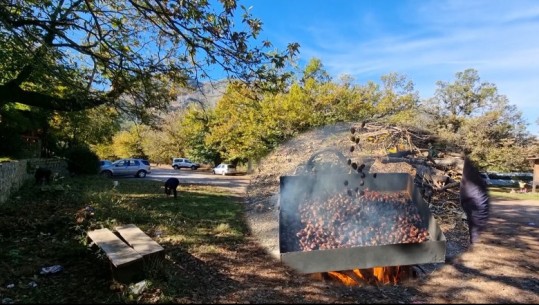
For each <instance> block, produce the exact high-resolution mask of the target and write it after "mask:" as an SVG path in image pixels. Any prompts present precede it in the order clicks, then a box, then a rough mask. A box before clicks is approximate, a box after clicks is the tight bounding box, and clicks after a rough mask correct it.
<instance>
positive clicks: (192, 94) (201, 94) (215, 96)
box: [170, 80, 228, 111]
mask: <svg viewBox="0 0 539 305" xmlns="http://www.w3.org/2000/svg"><path fill="white" fill-rule="evenodd" d="M227 84H228V81H227V80H220V81H216V82H207V83H202V82H196V81H193V82H191V84H190V85H191V87H192V88H193V89H192V90H190V89H185V90H184V93H181V94H179V95H178V98H177V99H176V101H173V102H172V103H170V109H171V110H172V111H179V110H183V109H185V108H187V107H188V106H189V105H190V104H192V103H197V104H202V105H204V106H206V107H208V108H213V107H215V105H216V104H217V101H218V100H219V99H220V98H221V96H223V94H224V93H225V90H226V86H227Z"/></svg>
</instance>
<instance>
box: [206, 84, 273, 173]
mask: <svg viewBox="0 0 539 305" xmlns="http://www.w3.org/2000/svg"><path fill="white" fill-rule="evenodd" d="M261 123H262V113H261V111H260V102H259V101H258V99H257V97H256V96H255V95H254V93H253V91H251V90H249V88H247V87H246V86H244V85H243V84H241V83H238V82H235V83H231V84H230V85H229V87H228V88H227V91H226V92H225V94H224V96H223V97H222V98H221V100H219V102H218V103H217V105H216V107H215V115H214V120H213V121H212V124H211V126H210V129H209V133H208V134H207V136H206V138H205V141H206V142H205V143H206V145H208V146H209V147H214V148H215V149H216V151H218V152H219V154H220V155H221V156H222V158H223V159H224V160H226V161H230V162H234V163H235V162H238V161H240V162H243V161H246V160H247V159H250V158H255V159H256V158H258V157H259V156H261V155H263V154H264V153H265V152H266V151H267V146H266V145H265V144H264V141H263V140H262V136H263V133H261V130H260V126H261Z"/></svg>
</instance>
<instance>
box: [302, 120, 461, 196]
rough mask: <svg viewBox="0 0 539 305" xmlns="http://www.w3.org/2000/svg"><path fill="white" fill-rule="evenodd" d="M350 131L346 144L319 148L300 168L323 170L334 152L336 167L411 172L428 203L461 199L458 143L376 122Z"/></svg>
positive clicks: (422, 132)
mask: <svg viewBox="0 0 539 305" xmlns="http://www.w3.org/2000/svg"><path fill="white" fill-rule="evenodd" d="M349 130H350V132H349V133H347V135H346V137H347V139H346V141H343V142H342V143H343V144H344V145H341V147H338V146H333V147H330V148H325V149H321V150H319V151H318V152H317V153H315V154H313V155H312V156H311V158H310V159H309V160H308V161H307V163H306V164H304V165H302V166H301V167H300V169H301V170H302V171H303V170H305V171H307V172H311V171H317V166H318V167H319V170H320V167H321V166H322V165H324V166H327V162H322V161H321V159H322V158H323V156H324V155H325V154H326V153H332V154H335V155H337V156H338V160H336V161H337V162H334V164H333V166H334V167H339V166H340V167H342V165H343V164H351V163H356V164H362V165H364V167H365V169H366V171H368V172H371V173H381V172H387V173H394V172H406V173H410V174H412V175H413V176H415V180H416V181H415V182H416V184H417V185H418V186H420V187H421V188H420V189H421V190H422V193H423V196H424V198H425V200H426V201H427V202H429V203H430V202H431V201H432V200H433V198H444V200H458V188H459V187H460V178H461V175H462V166H463V164H464V161H463V155H462V152H461V149H460V148H459V147H458V146H457V145H451V144H448V143H444V142H443V141H441V140H440V139H439V138H438V137H437V136H435V135H433V134H432V133H429V132H428V131H424V130H420V129H417V128H410V127H400V126H395V125H388V124H382V123H377V122H369V123H365V122H363V123H357V124H351V125H350V129H349ZM298 172H299V171H297V172H296V173H298Z"/></svg>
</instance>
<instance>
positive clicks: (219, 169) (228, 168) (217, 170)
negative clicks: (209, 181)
mask: <svg viewBox="0 0 539 305" xmlns="http://www.w3.org/2000/svg"><path fill="white" fill-rule="evenodd" d="M212 173H213V174H214V175H223V176H225V175H234V174H236V173H237V172H236V167H235V166H234V165H232V164H228V163H221V164H219V165H217V166H216V167H214V168H213V169H212Z"/></svg>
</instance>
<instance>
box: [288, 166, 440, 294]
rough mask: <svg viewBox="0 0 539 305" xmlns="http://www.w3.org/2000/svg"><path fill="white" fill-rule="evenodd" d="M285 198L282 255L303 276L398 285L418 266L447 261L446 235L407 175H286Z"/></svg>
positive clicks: (345, 281)
mask: <svg viewBox="0 0 539 305" xmlns="http://www.w3.org/2000/svg"><path fill="white" fill-rule="evenodd" d="M343 181H344V183H343ZM343 184H344V186H343ZM358 185H360V186H363V187H362V188H357V187H355V186H358ZM353 186H354V187H353ZM280 201H281V204H280V211H279V242H280V250H281V251H280V252H281V260H282V261H283V262H284V263H286V264H288V265H289V266H291V267H293V268H295V269H296V270H298V271H300V272H302V273H307V274H312V275H315V274H316V275H317V276H318V277H319V278H321V279H324V280H334V281H338V282H341V283H343V284H345V285H363V284H396V283H400V282H402V281H404V280H406V279H409V278H411V277H412V276H413V272H412V271H413V268H412V266H413V265H417V264H421V263H433V262H442V261H444V260H445V237H444V236H443V233H441V230H440V229H439V227H438V226H437V225H436V223H435V220H434V218H433V217H432V215H431V214H430V211H429V209H428V205H427V204H426V203H425V202H424V201H423V199H422V197H421V194H420V193H419V190H418V189H416V188H415V185H414V183H413V180H412V178H411V176H410V175H408V174H386V173H380V174H378V175H377V177H376V176H374V175H353V174H352V175H350V174H348V175H341V174H336V175H313V176H308V175H305V176H286V177H281V195H280Z"/></svg>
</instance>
